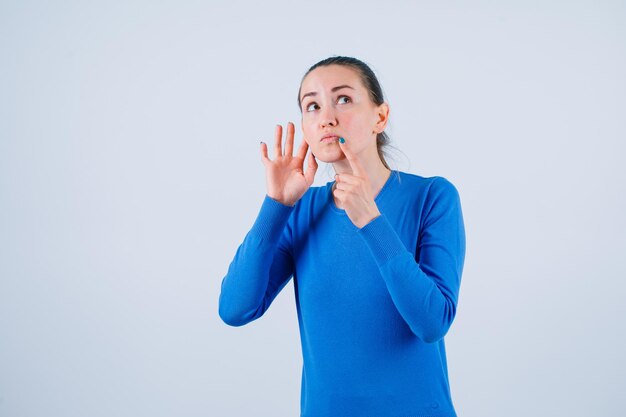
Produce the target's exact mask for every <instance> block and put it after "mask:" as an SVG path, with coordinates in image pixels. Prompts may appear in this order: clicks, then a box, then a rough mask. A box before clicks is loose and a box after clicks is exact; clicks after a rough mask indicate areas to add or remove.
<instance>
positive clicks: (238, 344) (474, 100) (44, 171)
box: [0, 0, 626, 417]
mask: <svg viewBox="0 0 626 417" xmlns="http://www.w3.org/2000/svg"><path fill="white" fill-rule="evenodd" d="M332 55H347V56H354V57H357V58H359V59H362V60H364V61H365V62H367V63H368V64H370V65H371V67H372V69H373V70H374V71H375V72H376V74H377V75H378V76H379V79H380V82H381V84H382V86H383V89H384V92H385V95H386V99H387V101H388V102H389V104H390V106H391V113H390V116H391V122H390V124H389V128H388V130H387V131H388V133H389V134H390V136H391V138H392V142H393V145H394V146H395V148H396V149H399V150H400V151H399V152H395V154H394V157H393V159H392V161H391V165H392V168H394V169H400V170H404V171H407V172H412V173H416V174H419V175H423V176H431V175H440V176H444V177H446V178H448V179H449V180H450V181H451V182H453V183H454V184H455V186H456V187H457V189H458V190H459V193H460V195H461V201H462V207H463V214H464V219H465V227H466V235H467V253H466V262H465V269H464V274H463V280H462V285H461V291H460V297H459V304H458V310H457V316H456V319H455V322H454V324H453V325H452V327H451V329H450V332H449V333H448V335H447V336H446V347H447V353H448V369H449V373H450V387H451V392H452V398H453V403H454V405H455V407H456V409H457V412H458V413H459V417H485V416H494V417H497V416H510V417H516V416H524V417H526V416H530V415H532V416H556V415H558V416H569V417H574V416H581V417H582V416H613V415H617V414H618V413H619V412H620V411H622V410H623V392H624V388H626V361H625V360H624V358H623V352H624V351H626V343H625V334H624V329H625V326H624V322H623V318H624V317H626V307H625V303H624V301H623V299H624V295H625V292H626V291H625V290H626V285H625V284H624V282H625V280H626V266H625V265H626V264H625V263H624V254H625V253H626V238H625V231H626V230H625V229H626V227H625V221H624V213H625V212H626V203H625V201H626V200H625V194H626V193H625V192H626V170H625V169H624V166H623V165H624V164H623V162H624V156H625V146H624V142H625V140H626V117H625V116H626V76H625V74H626V5H625V3H624V2H621V1H591V0H590V1H584V2H583V1H562V2H560V1H550V2H545V1H516V2H510V1H498V2H496V1H472V2H461V1H436V2H435V1H432V2H415V1H414V2H409V1H406V2H401V1H395V2H394V1H386V2H383V1H377V2H374V1H362V0H361V1H331V2H325V1H321V2H320V1H315V2H295V1H289V2H287V1H285V2H283V3H280V2H252V1H250V2H237V1H228V2H226V1H223V2H215V1H213V2H209V1H185V2H181V1H160V2H155V1H123V2H121V1H120V2H114V3H111V2H100V3H95V2H78V1H76V2H70V1H59V2H44V1H39V2H33V1H2V2H1V3H0V416H2V417H4V416H7V417H22V416H28V417H31V416H46V417H50V416H76V417H79V416H81V417H83V416H90V417H96V416H107V417H109V416H242V417H243V416H246V417H247V416H272V417H275V416H296V415H299V406H300V377H301V374H300V372H301V365H302V357H301V350H300V344H299V343H300V340H299V334H298V327H297V318H296V311H295V303H294V299H293V283H292V282H290V284H289V285H288V286H287V287H285V288H284V290H283V292H282V293H281V294H279V296H278V297H277V299H276V300H275V301H274V304H273V305H272V306H271V308H270V310H268V312H267V313H266V315H265V316H263V317H262V318H260V319H259V320H257V321H254V322H252V323H250V324H249V325H247V326H244V327H240V328H233V327H229V326H227V325H225V324H224V323H223V322H221V321H220V319H219V316H218V308H217V307H218V297H219V289H220V284H221V280H222V278H223V276H224V275H225V273H226V271H227V268H228V265H229V263H230V261H231V259H232V257H233V256H234V254H235V250H236V248H237V246H238V245H239V243H240V242H241V241H242V239H243V237H244V235H245V233H246V232H247V231H248V230H249V228H250V227H251V226H252V223H253V221H254V219H255V218H256V215H257V213H258V209H259V208H260V204H261V202H262V199H263V197H264V195H265V191H266V188H265V175H264V170H263V165H262V163H261V161H260V153H259V141H260V140H265V141H266V142H268V143H269V144H270V155H271V154H272V152H273V148H272V145H271V144H272V138H273V133H274V126H275V125H276V124H278V123H279V124H282V125H283V126H286V123H287V122H288V121H293V122H295V123H296V127H297V135H296V145H297V144H299V143H300V141H301V138H302V134H301V130H300V129H301V128H300V113H299V110H298V107H297V93H298V87H299V83H300V79H301V77H302V76H303V75H304V73H305V72H306V70H307V69H308V68H309V66H311V65H312V64H314V63H315V62H317V61H319V60H321V59H323V58H326V57H328V56H332ZM620 165H621V166H620ZM330 168H331V167H330V166H328V165H325V164H321V166H320V169H319V171H318V174H317V177H316V183H315V185H322V184H325V183H326V182H327V181H330V180H331V175H330V173H331V172H332V170H331V169H330Z"/></svg>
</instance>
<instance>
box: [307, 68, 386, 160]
mask: <svg viewBox="0 0 626 417" xmlns="http://www.w3.org/2000/svg"><path fill="white" fill-rule="evenodd" d="M298 107H299V108H300V111H301V113H302V130H303V133H304V138H305V140H306V141H307V143H308V144H309V146H310V148H311V151H312V152H313V153H314V154H315V156H316V157H317V158H318V159H320V160H322V161H324V162H335V161H338V160H340V159H343V158H344V155H343V152H342V151H341V149H340V147H339V144H338V143H336V141H321V139H322V138H323V137H324V136H325V135H327V134H336V135H338V136H343V137H344V138H345V139H346V141H350V146H351V149H352V150H353V152H358V153H364V154H363V155H364V156H366V157H367V154H368V153H373V154H377V155H378V157H379V158H380V160H381V162H382V163H383V165H384V166H385V167H386V168H387V169H390V168H389V166H388V165H387V162H386V161H385V158H384V148H385V147H386V145H387V144H388V143H389V137H388V136H387V134H386V133H385V132H384V129H385V126H386V125H387V121H388V114H389V106H388V104H387V103H386V102H385V100H384V97H383V92H382V89H381V87H380V83H379V82H378V79H377V78H376V75H374V72H373V71H372V70H371V69H370V67H369V66H368V65H367V64H365V63H364V62H362V61H360V60H358V59H356V58H351V57H342V56H338V57H330V58H326V59H324V60H322V61H320V62H318V63H316V64H315V65H313V66H312V67H311V68H309V70H308V71H307V72H306V74H304V76H303V77H302V81H301V83H300V88H299V90H298Z"/></svg>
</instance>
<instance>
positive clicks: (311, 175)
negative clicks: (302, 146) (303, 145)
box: [304, 152, 318, 185]
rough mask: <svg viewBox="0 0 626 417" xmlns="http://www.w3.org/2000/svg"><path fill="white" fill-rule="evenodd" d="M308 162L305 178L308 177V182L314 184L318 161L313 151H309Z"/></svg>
mask: <svg viewBox="0 0 626 417" xmlns="http://www.w3.org/2000/svg"><path fill="white" fill-rule="evenodd" d="M308 161H309V162H308V163H307V166H306V173H305V174H304V178H306V183H307V184H309V185H311V184H313V180H314V179H315V173H316V172H317V167H318V165H317V161H316V160H315V155H313V152H310V153H309V158H308Z"/></svg>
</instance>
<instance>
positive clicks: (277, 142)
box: [274, 125, 283, 158]
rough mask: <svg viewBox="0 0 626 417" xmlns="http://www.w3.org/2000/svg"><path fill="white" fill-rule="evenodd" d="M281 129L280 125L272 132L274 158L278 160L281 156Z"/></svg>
mask: <svg viewBox="0 0 626 417" xmlns="http://www.w3.org/2000/svg"><path fill="white" fill-rule="evenodd" d="M282 141H283V127H282V126H281V125H276V129H275V131H274V156H275V157H276V158H280V157H281V156H283V148H282Z"/></svg>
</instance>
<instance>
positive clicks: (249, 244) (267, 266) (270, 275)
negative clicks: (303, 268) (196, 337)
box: [219, 195, 294, 326]
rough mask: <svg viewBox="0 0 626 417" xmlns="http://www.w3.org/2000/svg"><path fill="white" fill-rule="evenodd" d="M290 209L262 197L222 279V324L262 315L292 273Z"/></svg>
mask: <svg viewBox="0 0 626 417" xmlns="http://www.w3.org/2000/svg"><path fill="white" fill-rule="evenodd" d="M293 210H294V207H293V206H287V205H284V204H282V203H279V202H277V201H276V200H274V199H272V198H270V197H269V196H268V195H266V196H265V198H264V200H263V203H262V205H261V209H260V211H259V214H258V216H257V218H256V220H255V222H254V224H253V226H252V228H251V229H250V231H249V232H248V233H247V234H246V236H245V238H244V240H243V242H242V243H241V244H240V245H239V247H238V248H237V252H236V253H235V257H234V259H233V260H232V262H231V263H230V265H229V267H228V272H227V274H226V276H225V277H224V278H223V279H222V284H221V292H220V297H219V315H220V318H221V319H222V320H223V321H224V323H226V324H228V325H230V326H242V325H244V324H247V323H249V322H251V321H253V320H255V319H257V318H259V317H261V316H262V315H263V314H264V313H265V311H266V310H267V309H268V308H269V306H270V304H271V303H272V301H273V300H274V298H275V297H276V296H277V295H278V293H279V292H280V291H281V290H282V289H283V287H285V285H287V283H288V282H289V279H290V278H291V277H292V276H293V272H294V261H293V253H292V250H291V229H290V227H289V224H288V220H289V216H290V215H291V213H292V212H293Z"/></svg>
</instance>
